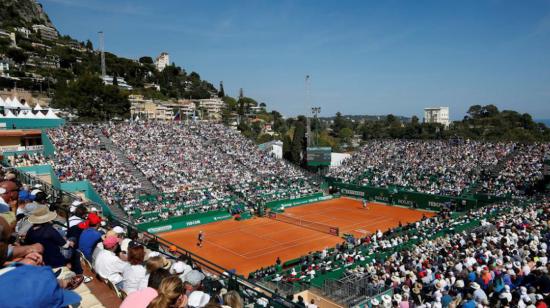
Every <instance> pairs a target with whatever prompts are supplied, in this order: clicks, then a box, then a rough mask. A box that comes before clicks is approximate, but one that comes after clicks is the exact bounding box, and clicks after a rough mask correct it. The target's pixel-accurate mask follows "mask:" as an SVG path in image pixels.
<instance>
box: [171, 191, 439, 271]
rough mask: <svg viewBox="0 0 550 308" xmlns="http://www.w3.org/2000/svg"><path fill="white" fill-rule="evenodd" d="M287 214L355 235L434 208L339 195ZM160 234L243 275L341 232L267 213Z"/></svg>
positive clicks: (412, 218) (327, 242)
mask: <svg viewBox="0 0 550 308" xmlns="http://www.w3.org/2000/svg"><path fill="white" fill-rule="evenodd" d="M285 215H288V216H292V217H295V218H298V219H303V220H308V221H314V222H317V223H322V224H326V225H330V226H335V227H338V228H339V229H340V234H341V235H342V234H345V233H352V234H354V235H357V236H361V235H365V234H367V233H371V232H374V231H376V230H378V229H381V230H383V231H385V230H387V229H389V228H392V227H395V226H397V225H398V224H399V222H401V223H403V224H405V223H408V222H413V221H418V220H420V219H421V218H422V216H423V215H426V216H433V215H434V214H433V213H430V212H423V211H417V210H412V209H408V208H402V207H396V206H388V205H383V204H377V203H370V204H369V209H368V210H365V209H363V205H362V202H361V201H359V200H354V199H350V198H338V199H332V200H327V201H322V202H317V203H311V204H307V205H302V206H297V207H294V208H288V209H286V210H285ZM201 230H202V231H203V232H204V234H205V240H204V244H203V247H198V246H197V235H198V232H199V231H201ZM160 236H161V237H162V238H165V239H166V240H168V241H171V242H173V243H175V244H177V245H179V246H181V247H183V248H185V249H188V250H190V251H192V252H194V253H196V254H198V255H200V256H202V257H204V258H206V259H208V260H210V261H212V262H214V263H217V264H219V265H221V266H223V267H225V268H227V269H235V270H237V273H239V274H243V275H247V274H248V273H249V272H252V271H254V270H256V269H258V268H260V267H265V266H269V265H273V264H274V263H275V260H276V259H277V257H280V258H281V260H282V261H283V262H285V261H287V260H291V259H295V258H298V257H300V256H302V255H305V254H307V253H308V252H311V251H316V250H321V249H323V248H325V247H332V246H334V245H336V244H337V243H340V242H341V241H342V239H341V238H340V237H337V236H334V235H330V234H328V233H323V232H319V231H316V230H312V229H309V228H304V227H301V226H297V225H294V224H290V223H287V222H282V221H278V220H273V219H270V218H253V219H248V220H244V221H235V220H226V221H220V222H216V223H212V224H207V225H202V226H197V227H192V228H186V229H182V230H177V231H172V232H166V233H162V234H160Z"/></svg>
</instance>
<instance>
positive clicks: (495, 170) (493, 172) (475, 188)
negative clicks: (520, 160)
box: [469, 148, 519, 194]
mask: <svg viewBox="0 0 550 308" xmlns="http://www.w3.org/2000/svg"><path fill="white" fill-rule="evenodd" d="M518 153H519V152H518V151H517V150H516V149H515V148H514V149H513V150H511V151H510V153H508V155H506V156H505V157H504V158H503V159H501V160H500V161H499V162H498V163H497V164H496V165H494V166H493V167H492V168H490V169H489V170H487V171H486V172H485V174H484V175H482V177H483V176H485V177H489V178H496V177H497V176H498V174H499V173H500V172H501V171H502V170H503V169H504V168H505V167H506V164H507V163H508V162H509V161H510V160H512V159H514V157H516V155H517V154H518ZM482 189H483V187H482V186H481V183H480V182H477V183H475V184H474V185H472V187H471V188H470V189H469V190H470V192H471V193H472V194H477V193H479V192H480V191H481V190H482Z"/></svg>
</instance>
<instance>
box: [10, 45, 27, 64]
mask: <svg viewBox="0 0 550 308" xmlns="http://www.w3.org/2000/svg"><path fill="white" fill-rule="evenodd" d="M6 55H7V56H8V58H10V59H12V60H13V61H14V62H15V63H17V64H23V63H25V62H27V60H28V59H29V56H27V54H25V53H24V52H23V51H22V50H21V49H17V48H10V49H8V52H7V53H6Z"/></svg>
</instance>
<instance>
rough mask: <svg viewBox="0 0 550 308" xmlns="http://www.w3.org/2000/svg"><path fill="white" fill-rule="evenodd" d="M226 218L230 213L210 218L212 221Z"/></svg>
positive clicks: (229, 216)
mask: <svg viewBox="0 0 550 308" xmlns="http://www.w3.org/2000/svg"><path fill="white" fill-rule="evenodd" d="M228 218H231V215H230V214H227V215H224V216H216V217H214V218H212V219H213V220H214V221H218V220H226V219H228Z"/></svg>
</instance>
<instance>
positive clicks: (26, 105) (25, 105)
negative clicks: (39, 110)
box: [21, 101, 32, 110]
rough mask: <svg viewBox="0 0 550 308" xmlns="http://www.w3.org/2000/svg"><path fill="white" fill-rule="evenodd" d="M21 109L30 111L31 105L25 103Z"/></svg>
mask: <svg viewBox="0 0 550 308" xmlns="http://www.w3.org/2000/svg"><path fill="white" fill-rule="evenodd" d="M21 109H25V110H31V109H32V108H31V105H29V103H27V102H26V101H25V104H23V108H21Z"/></svg>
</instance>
